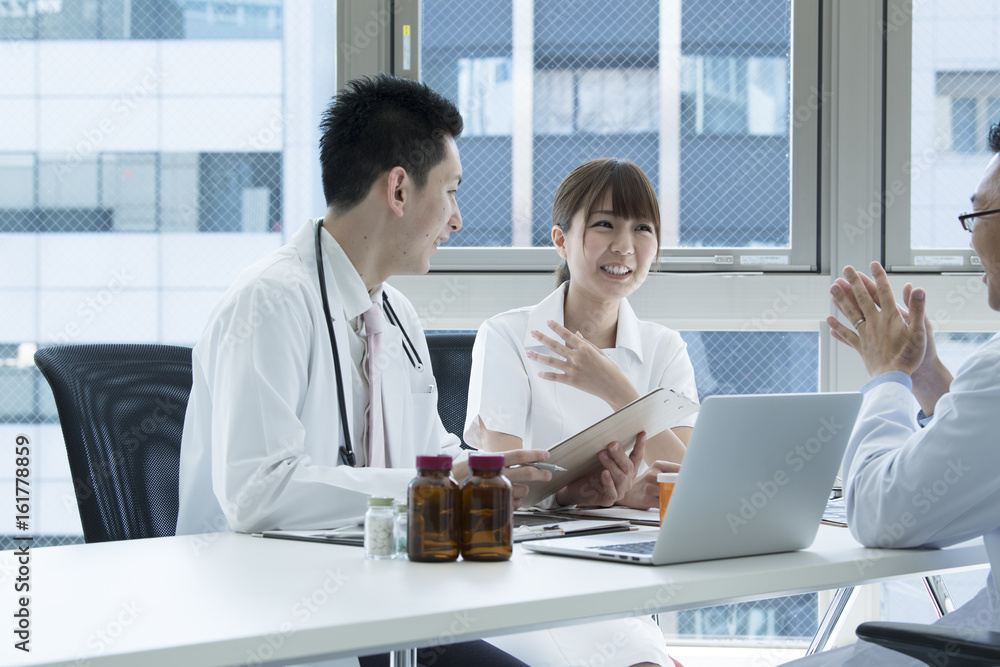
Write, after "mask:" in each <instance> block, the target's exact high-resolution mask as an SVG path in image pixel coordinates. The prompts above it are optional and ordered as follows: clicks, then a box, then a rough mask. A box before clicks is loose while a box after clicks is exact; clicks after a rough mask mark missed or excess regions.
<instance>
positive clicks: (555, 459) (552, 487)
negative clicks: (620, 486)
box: [521, 387, 700, 507]
mask: <svg viewBox="0 0 1000 667" xmlns="http://www.w3.org/2000/svg"><path fill="white" fill-rule="evenodd" d="M699 408H700V406H699V405H698V404H697V403H695V402H694V401H692V400H691V399H688V398H685V397H683V396H681V395H680V394H678V393H676V392H675V391H673V390H670V389H664V388H663V387H659V388H657V389H654V390H653V391H651V392H649V393H648V394H646V395H645V396H643V397H641V398H637V399H636V400H634V401H632V402H631V403H629V404H628V405H626V406H625V407H623V408H622V409H621V410H618V411H617V412H615V413H613V414H610V415H608V416H607V417H605V418H604V419H602V420H601V421H599V422H597V423H596V424H594V425H592V426H589V427H587V428H585V429H584V430H582V431H580V432H579V433H577V434H576V435H573V436H570V437H569V438H567V439H566V440H563V441H562V442H560V443H559V444H557V445H556V446H555V447H553V448H551V449H550V450H549V460H548V463H554V464H555V465H558V466H562V467H563V468H566V472H554V473H552V479H551V480H549V481H548V482H534V483H531V484H529V488H528V495H527V496H525V498H524V499H523V500H522V501H521V506H522V507H530V506H532V505H537V504H538V503H539V502H541V501H542V500H543V499H545V498H547V497H548V496H551V495H552V494H553V493H555V492H556V491H558V490H559V489H561V488H563V487H564V486H566V485H567V484H570V483H572V482H575V481H576V480H578V479H580V478H581V477H583V476H585V475H588V474H590V473H593V472H597V471H598V470H600V469H601V462H600V460H599V459H598V458H597V455H598V454H599V453H600V452H601V451H602V450H603V449H604V448H605V447H607V446H608V444H609V443H611V442H615V441H617V442H619V443H621V445H622V447H623V448H624V449H625V451H626V452H631V451H632V447H633V446H634V445H635V437H636V436H637V435H639V433H641V432H643V431H645V432H646V437H647V438H649V437H652V436H654V435H656V434H657V433H660V432H661V431H664V430H666V429H668V428H671V427H673V426H676V425H677V424H678V423H679V422H680V421H681V419H683V418H684V417H687V416H688V415H691V414H694V413H695V412H697V411H698V409H699Z"/></svg>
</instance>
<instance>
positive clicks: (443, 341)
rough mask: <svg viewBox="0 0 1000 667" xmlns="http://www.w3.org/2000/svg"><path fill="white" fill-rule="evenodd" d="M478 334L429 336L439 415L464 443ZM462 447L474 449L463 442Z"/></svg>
mask: <svg viewBox="0 0 1000 667" xmlns="http://www.w3.org/2000/svg"><path fill="white" fill-rule="evenodd" d="M475 341H476V332H475V331H469V332H462V333H438V332H430V333H428V334H427V348H428V349H429V350H430V353H431V367H432V368H433V369H434V377H435V379H436V380H437V385H438V414H439V415H441V421H442V422H443V423H444V427H445V429H446V430H447V431H448V432H449V433H454V434H455V435H457V436H458V438H459V440H462V433H463V432H464V431H465V411H466V403H467V401H468V400H469V376H470V375H471V374H472V344H473V343H474V342H475ZM462 447H463V448H465V449H473V448H472V447H470V446H469V445H467V444H465V441H464V440H462Z"/></svg>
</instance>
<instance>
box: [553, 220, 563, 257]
mask: <svg viewBox="0 0 1000 667" xmlns="http://www.w3.org/2000/svg"><path fill="white" fill-rule="evenodd" d="M552 245H554V246H555V247H556V252H558V253H559V256H560V257H562V258H563V259H566V232H564V231H563V230H562V227H560V226H559V225H553V226H552Z"/></svg>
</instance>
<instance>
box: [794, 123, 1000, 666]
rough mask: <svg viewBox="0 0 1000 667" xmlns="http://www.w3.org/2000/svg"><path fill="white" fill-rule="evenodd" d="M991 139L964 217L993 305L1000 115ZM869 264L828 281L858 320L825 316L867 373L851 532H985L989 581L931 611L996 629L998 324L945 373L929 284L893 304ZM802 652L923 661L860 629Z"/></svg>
mask: <svg viewBox="0 0 1000 667" xmlns="http://www.w3.org/2000/svg"><path fill="white" fill-rule="evenodd" d="M989 146H990V149H991V150H992V151H993V152H994V156H993V159H992V160H990V163H989V165H988V166H987V167H986V173H985V174H984V175H983V178H982V181H981V182H980V183H979V187H978V188H977V189H976V192H975V194H974V195H973V196H972V206H973V213H971V214H966V215H963V216H960V217H959V222H960V223H961V224H962V226H963V227H964V228H965V229H966V230H967V231H969V232H971V234H972V237H971V239H972V247H973V249H974V250H975V251H976V254H977V255H979V258H980V259H981V260H982V264H983V268H984V270H985V274H984V276H983V281H984V282H985V283H986V289H987V297H988V300H989V305H990V308H992V309H993V310H1000V125H994V126H993V127H992V128H991V129H990V133H989ZM953 224H954V223H953ZM871 271H872V276H873V278H874V280H872V278H869V277H868V276H866V275H864V274H861V273H858V272H857V271H855V270H854V269H853V268H851V267H847V268H845V269H844V278H840V279H838V280H837V281H836V282H835V283H834V284H833V285H832V286H831V288H830V293H831V294H832V295H833V299H834V303H835V304H836V305H837V308H838V309H839V310H840V311H841V313H843V314H844V317H845V319H846V321H847V322H850V323H851V324H852V325H853V326H852V327H848V326H845V325H844V324H843V323H841V322H839V321H837V319H836V318H833V317H830V318H828V319H827V322H828V323H829V324H830V327H831V329H832V332H831V333H832V334H833V337H834V338H836V339H837V340H839V341H841V342H843V343H846V344H847V345H849V346H850V347H852V348H854V349H855V350H857V351H858V352H859V353H860V354H861V357H862V359H864V362H865V366H866V367H867V369H868V372H869V373H870V374H871V375H872V376H873V378H874V379H873V380H871V381H870V382H869V383H868V384H867V385H865V386H864V387H862V389H861V391H862V392H863V393H864V395H865V396H864V403H863V404H862V408H861V413H860V415H859V416H858V421H857V423H856V425H855V427H854V432H853V433H852V434H851V440H850V443H849V444H848V448H847V454H846V457H845V459H844V470H846V471H848V472H847V474H848V477H847V480H846V483H845V484H844V493H845V495H846V498H847V513H848V523H849V525H850V528H851V532H852V533H853V534H854V536H855V537H856V538H857V539H858V540H859V541H860V542H862V543H863V544H865V545H868V546H871V547H883V548H886V547H939V546H946V545H949V544H955V543H958V542H962V541H964V540H968V539H971V538H974V537H978V536H980V535H982V536H983V538H984V541H985V543H986V551H987V553H988V554H989V557H990V565H991V566H992V567H991V570H992V571H991V573H990V576H989V579H988V580H987V583H986V587H985V588H984V589H983V590H982V591H980V592H979V593H978V594H977V595H976V596H975V597H974V598H973V599H972V600H971V601H969V602H968V603H966V604H965V605H963V606H962V607H960V608H959V609H956V610H955V611H953V612H951V613H950V614H947V615H946V616H944V617H943V618H941V619H940V620H939V621H937V623H938V624H940V625H947V626H958V627H965V628H971V629H975V630H992V631H994V632H995V631H998V630H1000V623H998V616H997V610H998V608H1000V606H998V600H1000V589H998V587H997V581H996V579H995V576H994V575H995V574H996V573H997V572H1000V570H998V566H1000V447H998V446H997V434H998V433H1000V410H998V409H997V406H1000V334H997V335H994V336H993V337H992V338H991V339H990V340H989V341H988V342H986V343H985V344H984V345H983V346H982V347H980V348H979V349H978V350H976V351H975V352H973V353H972V355H971V356H970V357H969V358H968V359H967V360H966V362H965V363H964V364H962V366H961V367H960V368H959V369H958V372H957V374H956V375H955V376H954V377H952V374H951V373H950V372H949V371H948V369H947V368H945V366H944V364H943V363H942V362H941V360H940V359H938V357H937V354H936V352H935V347H934V338H933V335H932V331H931V328H930V325H929V323H928V321H927V319H926V317H925V315H924V313H925V312H926V307H925V301H926V295H925V293H924V291H923V290H921V289H912V287H911V286H910V285H906V286H905V287H904V288H903V294H902V297H903V303H902V305H903V306H904V307H903V308H902V309H899V308H897V304H896V301H895V297H894V295H893V293H892V289H891V288H890V286H889V280H888V277H887V276H886V273H885V271H884V270H883V269H882V267H881V266H880V265H879V264H878V263H872V265H871ZM907 309H908V312H907ZM918 409H919V412H918ZM942 658H943V659H944V660H945V662H947V656H942ZM800 663H801V664H802V665H803V667H804V666H805V665H810V666H815V665H841V664H843V665H913V666H914V667H917V666H919V665H922V664H923V663H920V662H917V661H916V660H913V659H911V658H907V657H905V656H903V655H902V654H899V653H895V652H893V651H889V650H887V649H883V648H881V647H878V646H875V645H873V644H868V643H866V642H863V641H859V642H858V643H857V644H856V645H854V646H852V647H846V648H844V649H838V650H836V651H831V652H829V653H826V654H819V655H815V656H812V657H810V658H805V659H803V660H801V661H799V662H796V663H795V664H800ZM942 664H944V663H942Z"/></svg>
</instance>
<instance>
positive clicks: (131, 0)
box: [0, 0, 282, 39]
mask: <svg viewBox="0 0 1000 667" xmlns="http://www.w3.org/2000/svg"><path fill="white" fill-rule="evenodd" d="M281 18H282V0H242V2H240V1H235V2H231V1H229V0H226V1H224V2H211V1H208V2H206V1H198V0H61V1H60V0H56V1H55V2H53V1H52V0H3V1H2V2H0V39H262V38H278V37H281Z"/></svg>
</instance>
